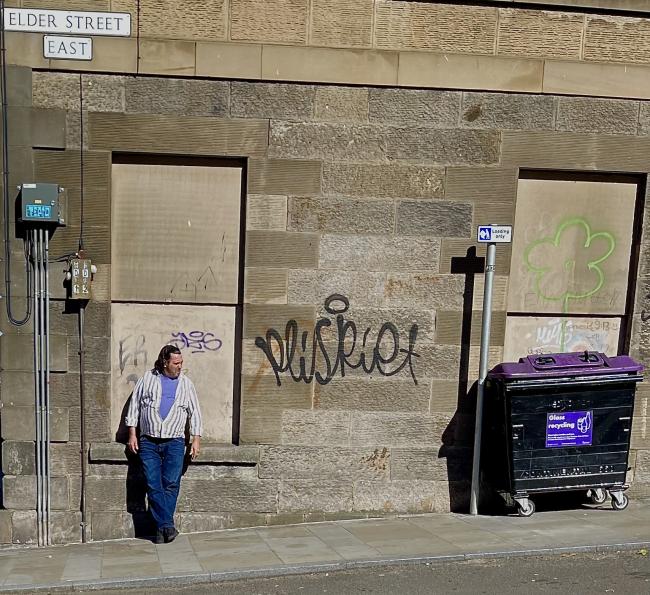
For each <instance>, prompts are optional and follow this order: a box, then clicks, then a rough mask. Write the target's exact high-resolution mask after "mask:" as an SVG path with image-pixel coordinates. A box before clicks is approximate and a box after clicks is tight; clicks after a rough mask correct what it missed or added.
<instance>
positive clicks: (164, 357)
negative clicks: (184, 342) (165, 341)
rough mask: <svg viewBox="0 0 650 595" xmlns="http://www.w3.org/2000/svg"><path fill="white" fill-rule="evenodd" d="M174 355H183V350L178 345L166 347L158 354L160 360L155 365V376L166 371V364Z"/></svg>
mask: <svg viewBox="0 0 650 595" xmlns="http://www.w3.org/2000/svg"><path fill="white" fill-rule="evenodd" d="M173 354H178V355H181V350H180V349H179V348H178V347H176V345H165V346H164V347H163V348H162V349H161V350H160V353H159V354H158V359H157V360H156V363H155V364H154V365H153V372H154V374H162V373H163V371H164V369H165V364H166V363H167V362H168V361H169V358H170V357H171V356H172V355H173Z"/></svg>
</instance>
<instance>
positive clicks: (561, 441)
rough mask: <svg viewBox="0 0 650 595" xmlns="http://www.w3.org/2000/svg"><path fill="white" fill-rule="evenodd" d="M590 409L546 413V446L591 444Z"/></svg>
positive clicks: (591, 421)
mask: <svg viewBox="0 0 650 595" xmlns="http://www.w3.org/2000/svg"><path fill="white" fill-rule="evenodd" d="M593 417H594V415H593V412H592V411H563V412H561V413H548V414H547V415H546V448H558V447H561V446H591V440H592V430H593Z"/></svg>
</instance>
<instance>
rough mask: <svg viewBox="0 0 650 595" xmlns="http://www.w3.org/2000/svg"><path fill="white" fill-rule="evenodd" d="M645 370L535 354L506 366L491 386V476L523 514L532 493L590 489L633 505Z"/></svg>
mask: <svg viewBox="0 0 650 595" xmlns="http://www.w3.org/2000/svg"><path fill="white" fill-rule="evenodd" d="M642 371H643V366H641V365H640V364H638V363H636V362H635V361H634V360H633V359H632V358H630V357H628V356H625V355H621V356H616V357H607V356H606V355H605V354H603V353H598V352H575V353H554V354H545V355H529V356H527V357H523V358H521V359H520V360H519V361H518V362H517V363H502V364H499V365H498V366H496V367H495V368H493V369H492V370H491V371H490V372H489V373H488V375H487V378H486V384H485V389H486V390H485V395H486V397H485V400H484V417H483V433H482V436H483V442H482V455H481V458H482V461H483V462H484V463H483V464H482V474H483V478H484V479H485V480H487V482H488V483H489V484H490V485H491V486H492V487H493V488H494V489H495V490H496V491H497V492H498V493H499V494H500V495H501V496H503V497H504V499H505V500H506V503H508V504H510V505H516V506H517V508H518V512H519V514H520V515H521V516H531V515H532V514H533V513H534V512H535V504H534V501H533V500H532V499H531V495H534V494H541V493H545V492H558V491H578V490H585V491H586V492H587V495H588V496H589V497H590V498H591V500H592V501H593V502H594V503H597V504H602V503H604V502H605V501H606V499H607V497H608V495H609V496H610V497H611V504H612V507H613V508H614V509H615V510H623V509H625V508H626V507H627V505H628V498H627V496H626V495H625V494H624V490H626V489H627V488H628V485H627V484H626V481H625V477H626V472H627V470H628V455H629V450H630V435H631V432H632V415H633V411H634V395H635V391H636V384H637V382H639V381H641V380H642V379H643V376H642Z"/></svg>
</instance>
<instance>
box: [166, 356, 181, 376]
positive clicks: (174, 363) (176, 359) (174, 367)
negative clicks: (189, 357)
mask: <svg viewBox="0 0 650 595" xmlns="http://www.w3.org/2000/svg"><path fill="white" fill-rule="evenodd" d="M182 368H183V356H182V355H181V354H180V353H172V354H171V355H170V356H169V359H168V360H167V362H166V363H165V376H169V377H170V378H178V376H179V375H180V373H181V369H182Z"/></svg>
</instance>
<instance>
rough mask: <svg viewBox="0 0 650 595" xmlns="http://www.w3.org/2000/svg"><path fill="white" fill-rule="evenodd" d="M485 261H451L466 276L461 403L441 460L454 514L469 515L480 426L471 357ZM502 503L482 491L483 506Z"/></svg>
mask: <svg viewBox="0 0 650 595" xmlns="http://www.w3.org/2000/svg"><path fill="white" fill-rule="evenodd" d="M484 268H485V258H483V257H479V256H477V255H476V247H475V246H472V247H470V248H468V249H467V255H466V256H463V257H453V258H452V259H451V272H452V273H453V274H456V275H465V290H464V292H463V315H462V323H461V325H462V326H461V344H460V345H461V347H460V364H459V367H458V400H457V402H456V411H455V412H454V415H453V417H452V419H451V421H450V422H449V424H448V425H447V427H446V428H445V430H444V432H443V434H442V447H441V448H440V450H439V452H438V457H439V458H442V459H446V460H447V478H448V481H449V503H450V510H451V511H452V512H469V501H470V489H471V482H472V456H473V451H474V425H475V423H476V392H477V384H478V382H476V381H473V382H472V383H471V384H470V380H469V356H470V346H471V333H472V307H473V302H474V280H475V276H476V275H477V274H483V271H484ZM497 503H498V500H496V499H494V498H493V497H492V495H491V494H490V493H489V490H487V489H481V506H482V507H488V508H492V507H493V506H496V504H497Z"/></svg>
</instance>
